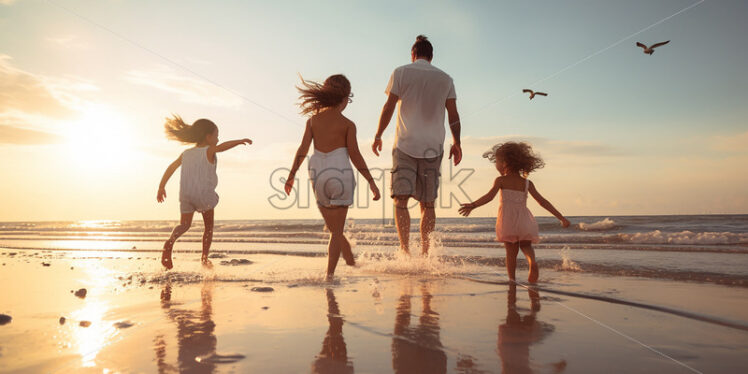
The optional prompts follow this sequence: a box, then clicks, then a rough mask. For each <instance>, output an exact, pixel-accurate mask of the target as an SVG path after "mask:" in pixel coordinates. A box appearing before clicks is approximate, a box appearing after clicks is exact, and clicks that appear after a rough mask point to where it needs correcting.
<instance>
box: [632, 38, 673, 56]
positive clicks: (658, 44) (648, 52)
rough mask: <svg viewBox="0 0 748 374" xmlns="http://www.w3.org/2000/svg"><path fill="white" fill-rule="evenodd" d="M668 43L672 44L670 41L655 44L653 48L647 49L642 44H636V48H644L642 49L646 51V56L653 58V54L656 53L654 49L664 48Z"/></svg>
mask: <svg viewBox="0 0 748 374" xmlns="http://www.w3.org/2000/svg"><path fill="white" fill-rule="evenodd" d="M667 43H670V41H669V40H668V41H666V42H662V43H655V44H652V46H651V47H647V46H646V45H644V44H642V43H639V42H636V46H637V47H642V49H644V53H646V54H648V55H650V56H651V55H652V53H654V49H655V48H657V47H660V46H663V45H665V44H667Z"/></svg>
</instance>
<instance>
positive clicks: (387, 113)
mask: <svg viewBox="0 0 748 374" xmlns="http://www.w3.org/2000/svg"><path fill="white" fill-rule="evenodd" d="M398 100H400V98H399V97H398V96H397V95H395V94H393V93H390V94H389V96H387V102H385V103H384V107H382V114H381V115H380V116H379V127H378V128H377V133H376V134H375V135H374V144H372V145H371V150H372V151H374V154H375V155H377V156H379V152H381V151H382V134H384V130H385V129H386V128H387V126H388V125H389V124H390V120H392V114H393V113H395V108H396V107H397V102H398Z"/></svg>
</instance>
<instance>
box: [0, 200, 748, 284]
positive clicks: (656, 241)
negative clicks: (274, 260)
mask: <svg viewBox="0 0 748 374" xmlns="http://www.w3.org/2000/svg"><path fill="white" fill-rule="evenodd" d="M569 218H570V220H571V221H572V223H573V225H572V227H570V228H567V229H564V228H562V227H561V226H560V225H559V224H558V221H557V220H556V219H555V218H552V217H538V224H539V226H540V232H541V242H540V243H539V244H537V245H535V248H536V253H537V257H538V262H539V264H540V266H541V271H542V268H544V267H547V268H553V269H555V270H559V271H570V272H583V273H585V272H586V273H594V274H602V275H610V276H632V277H646V278H656V279H658V278H660V279H669V280H676V281H687V282H702V283H713V284H720V285H726V286H740V287H748V215H671V216H584V217H569ZM494 220H495V219H494V218H438V219H437V224H436V230H435V233H434V235H433V237H432V241H433V245H432V248H433V249H432V256H439V257H440V258H442V259H443V260H444V261H445V262H448V263H451V264H471V265H478V268H479V269H484V270H485V275H488V274H493V273H494V272H495V270H496V267H497V266H498V267H503V266H504V262H503V261H504V260H503V258H504V250H503V248H502V246H501V245H500V243H497V242H496V241H495V236H494ZM176 224H177V222H176V221H77V222H2V223H0V248H4V249H6V250H23V251H37V252H38V251H81V253H83V252H85V253H88V254H91V255H94V254H97V253H99V254H100V253H102V252H107V251H116V252H127V251H137V252H143V251H146V252H156V251H160V248H161V246H162V244H163V241H164V240H165V239H166V238H167V237H168V235H169V233H170V231H171V229H172V228H173V227H174V226H175V225H176ZM412 227H413V230H414V231H416V230H417V228H418V220H417V219H415V220H414V222H413V225H412ZM214 231H215V233H214V239H213V247H212V251H213V252H216V253H235V254H242V253H244V254H276V255H291V256H325V255H326V243H327V236H328V234H327V232H326V231H325V227H324V223H323V221H322V220H321V219H319V220H227V221H218V222H216V225H215V230H214ZM346 235H347V236H348V238H349V240H350V241H351V243H352V244H353V245H354V246H355V248H354V253H356V254H358V255H359V256H368V257H369V258H379V257H382V256H384V257H388V256H389V257H391V256H394V254H395V253H396V252H397V247H398V243H397V233H396V230H395V227H394V226H393V222H392V221H391V220H381V219H353V218H349V220H348V222H347V228H346ZM201 237H202V223H201V222H200V220H199V218H196V220H195V222H194V223H193V226H192V228H191V229H190V231H189V232H187V233H186V234H185V235H184V236H183V237H182V238H181V239H180V241H178V242H177V244H176V246H175V251H176V252H177V253H179V252H180V251H182V252H185V251H186V252H192V251H194V252H196V251H199V249H200V246H201V243H200V242H201ZM417 238H418V236H417V235H413V236H412V239H411V241H412V242H414V244H417ZM520 257H521V255H520ZM474 269H475V266H472V267H471V271H472V272H475V270H474ZM479 272H480V271H479Z"/></svg>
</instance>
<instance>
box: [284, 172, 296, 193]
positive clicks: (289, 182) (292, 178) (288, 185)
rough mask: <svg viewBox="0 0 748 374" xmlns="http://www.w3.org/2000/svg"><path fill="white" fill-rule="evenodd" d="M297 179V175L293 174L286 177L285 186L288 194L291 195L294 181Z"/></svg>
mask: <svg viewBox="0 0 748 374" xmlns="http://www.w3.org/2000/svg"><path fill="white" fill-rule="evenodd" d="M295 180H296V176H295V175H291V174H289V175H288V178H286V186H285V190H286V195H291V190H293V182H294V181H295Z"/></svg>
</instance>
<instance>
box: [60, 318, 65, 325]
mask: <svg viewBox="0 0 748 374" xmlns="http://www.w3.org/2000/svg"><path fill="white" fill-rule="evenodd" d="M60 324H61V325H64V324H65V317H60Z"/></svg>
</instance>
